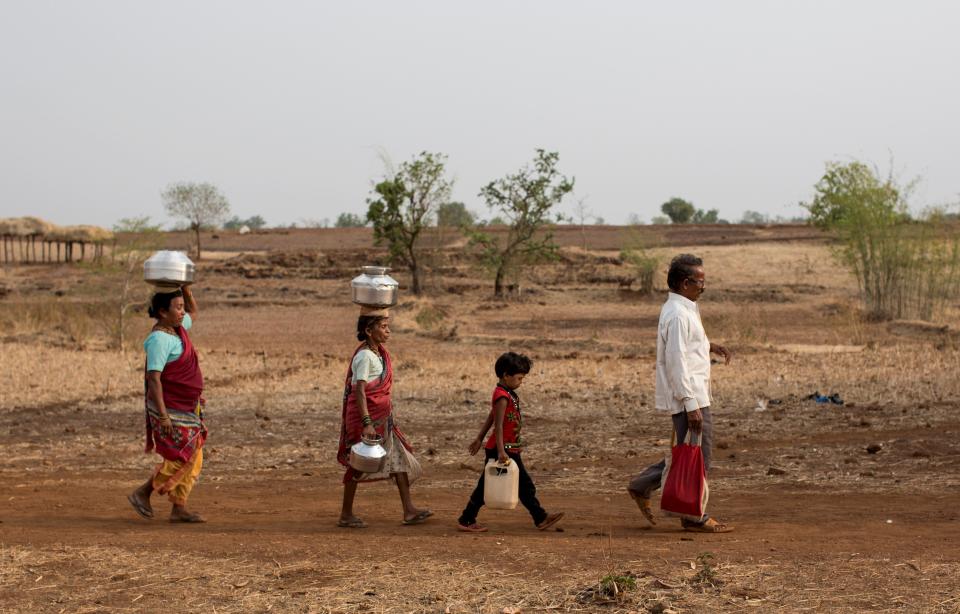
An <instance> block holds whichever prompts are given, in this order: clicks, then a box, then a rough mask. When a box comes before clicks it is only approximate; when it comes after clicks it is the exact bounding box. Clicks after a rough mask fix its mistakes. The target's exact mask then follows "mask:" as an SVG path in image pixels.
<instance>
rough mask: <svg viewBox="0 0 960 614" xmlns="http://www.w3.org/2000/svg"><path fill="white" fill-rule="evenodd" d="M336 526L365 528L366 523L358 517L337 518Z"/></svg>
mask: <svg viewBox="0 0 960 614" xmlns="http://www.w3.org/2000/svg"><path fill="white" fill-rule="evenodd" d="M337 526H338V527H340V528H341V529H366V528H367V523H365V522H364V521H363V520H361V519H359V518H351V519H350V520H338V521H337Z"/></svg>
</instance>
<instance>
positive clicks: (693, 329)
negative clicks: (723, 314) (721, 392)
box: [656, 292, 710, 414]
mask: <svg viewBox="0 0 960 614" xmlns="http://www.w3.org/2000/svg"><path fill="white" fill-rule="evenodd" d="M709 405H710V341H709V340H708V339H707V333H706V331H704V330H703V323H702V322H701V321H700V309H699V308H698V307H697V304H696V303H695V302H693V301H691V300H690V299H688V298H684V297H683V296H681V295H679V294H675V293H673V292H671V293H670V294H669V295H668V296H667V302H665V303H664V304H663V308H661V309H660V324H659V325H658V327H657V394H656V406H657V409H659V410H663V411H669V412H670V413H671V414H678V413H680V412H681V411H684V410H686V411H696V410H697V409H700V408H701V407H708V406H709Z"/></svg>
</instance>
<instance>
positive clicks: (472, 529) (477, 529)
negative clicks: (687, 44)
mask: <svg viewBox="0 0 960 614" xmlns="http://www.w3.org/2000/svg"><path fill="white" fill-rule="evenodd" d="M457 530H458V531H463V532H464V533H486V532H487V527H481V526H480V525H478V524H477V523H475V522H474V523H472V524H460V523H459V522H458V523H457Z"/></svg>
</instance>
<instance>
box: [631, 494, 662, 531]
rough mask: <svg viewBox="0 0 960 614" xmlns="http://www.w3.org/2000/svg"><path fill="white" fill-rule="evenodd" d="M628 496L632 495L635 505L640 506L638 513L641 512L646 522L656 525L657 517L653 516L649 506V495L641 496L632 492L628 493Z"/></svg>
mask: <svg viewBox="0 0 960 614" xmlns="http://www.w3.org/2000/svg"><path fill="white" fill-rule="evenodd" d="M630 496H631V497H633V500H634V502H635V503H636V504H637V507H639V508H640V513H641V514H643V517H644V518H646V519H647V522H649V523H650V526H652V527H653V526H656V524H657V519H656V518H654V517H653V508H652V507H651V506H650V497H641V496H640V495H636V494H634V493H630Z"/></svg>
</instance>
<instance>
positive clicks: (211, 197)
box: [161, 182, 230, 260]
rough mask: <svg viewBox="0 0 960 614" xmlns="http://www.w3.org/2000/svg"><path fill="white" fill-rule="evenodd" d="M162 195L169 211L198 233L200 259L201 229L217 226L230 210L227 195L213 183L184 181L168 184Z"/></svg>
mask: <svg viewBox="0 0 960 614" xmlns="http://www.w3.org/2000/svg"><path fill="white" fill-rule="evenodd" d="M161 197H162V198H163V204H164V206H165V207H166V209H167V213H169V214H170V215H171V216H173V217H178V218H182V219H183V220H184V221H185V222H186V223H187V226H188V227H189V228H190V230H192V231H194V233H196V238H197V260H200V231H201V230H202V229H204V228H208V227H211V226H216V224H218V223H219V222H220V220H222V219H223V218H224V217H225V216H226V215H227V213H229V212H230V203H229V202H227V198H226V196H224V195H223V194H221V193H220V190H218V189H217V187H216V186H214V185H213V184H210V183H186V182H184V183H174V184H171V185H169V186H167V189H165V190H164V191H163V192H162V194H161Z"/></svg>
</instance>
